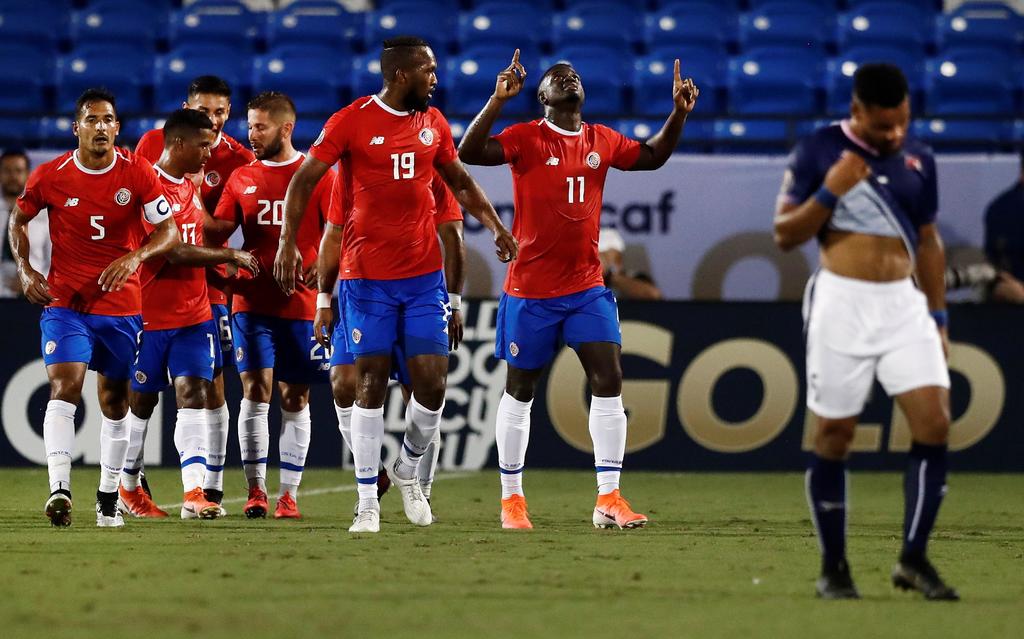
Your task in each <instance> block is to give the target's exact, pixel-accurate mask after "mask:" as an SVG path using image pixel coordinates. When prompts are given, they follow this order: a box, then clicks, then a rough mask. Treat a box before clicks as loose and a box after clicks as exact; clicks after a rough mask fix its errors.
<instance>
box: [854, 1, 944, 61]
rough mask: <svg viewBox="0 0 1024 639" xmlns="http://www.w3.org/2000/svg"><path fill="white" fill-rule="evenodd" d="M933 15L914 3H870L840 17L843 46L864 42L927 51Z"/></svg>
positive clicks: (865, 43)
mask: <svg viewBox="0 0 1024 639" xmlns="http://www.w3.org/2000/svg"><path fill="white" fill-rule="evenodd" d="M933 35H934V27H933V25H932V22H931V21H930V19H929V17H928V16H927V15H926V14H925V13H922V12H921V11H920V10H918V9H915V8H914V7H913V6H912V5H901V4H899V3H889V2H866V3H864V4H861V5H858V6H857V7H856V8H852V9H850V10H849V11H847V12H846V13H843V14H840V16H839V29H838V39H839V49H840V51H842V50H843V49H847V48H849V47H855V46H864V45H888V46H896V47H902V48H904V49H908V48H913V49H914V51H915V52H920V53H923V52H924V50H925V47H926V45H927V44H928V43H929V42H930V41H931V40H932V39H933Z"/></svg>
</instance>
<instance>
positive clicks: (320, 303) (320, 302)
mask: <svg viewBox="0 0 1024 639" xmlns="http://www.w3.org/2000/svg"><path fill="white" fill-rule="evenodd" d="M316 307H317V308H330V307H331V294H330V293H317V294H316Z"/></svg>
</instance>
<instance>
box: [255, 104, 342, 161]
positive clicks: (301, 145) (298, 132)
mask: <svg viewBox="0 0 1024 639" xmlns="http://www.w3.org/2000/svg"><path fill="white" fill-rule="evenodd" d="M341 106H342V105H335V106H334V107H333V108H332V109H331V110H330V111H327V112H324V113H320V114H313V113H309V114H305V113H303V112H302V111H299V118H298V120H296V122H295V130H294V131H293V132H292V145H293V146H294V147H295V148H296V149H298V150H300V151H302V152H303V153H305V152H306V151H307V150H308V149H309V147H311V146H313V141H314V140H316V138H317V136H318V135H320V131H322V130H323V128H324V123H325V122H326V121H327V118H328V117H330V114H331V113H334V111H337V110H338V109H340V108H341ZM245 133H246V134H245V136H243V137H241V138H238V139H241V140H247V139H248V135H249V131H248V128H247V129H246V132H245Z"/></svg>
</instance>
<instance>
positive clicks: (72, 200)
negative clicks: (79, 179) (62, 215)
mask: <svg viewBox="0 0 1024 639" xmlns="http://www.w3.org/2000/svg"><path fill="white" fill-rule="evenodd" d="M69 206H78V198H77V197H69V198H68V201H67V202H65V203H64V208H68V207H69Z"/></svg>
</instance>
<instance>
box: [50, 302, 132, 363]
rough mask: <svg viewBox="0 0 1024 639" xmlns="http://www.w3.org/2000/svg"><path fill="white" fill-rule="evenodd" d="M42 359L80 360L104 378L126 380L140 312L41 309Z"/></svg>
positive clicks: (62, 361)
mask: <svg viewBox="0 0 1024 639" xmlns="http://www.w3.org/2000/svg"><path fill="white" fill-rule="evenodd" d="M39 329H40V332H41V333H42V340H41V341H40V344H39V345H40V348H41V350H42V352H43V362H44V363H45V364H46V365H47V366H49V365H50V364H63V363H65V362H83V363H85V364H88V365H89V368H90V369H92V370H94V371H96V372H98V373H99V374H100V375H103V376H104V377H106V378H108V379H111V380H116V381H126V380H128V379H129V378H130V377H131V372H132V363H133V362H134V361H135V355H136V353H137V352H138V348H139V334H140V333H142V316H141V315H126V316H117V315H93V314H91V313H80V312H78V311H73V310H71V309H69V308H54V307H50V308H44V309H43V314H42V316H41V317H40V318H39Z"/></svg>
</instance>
